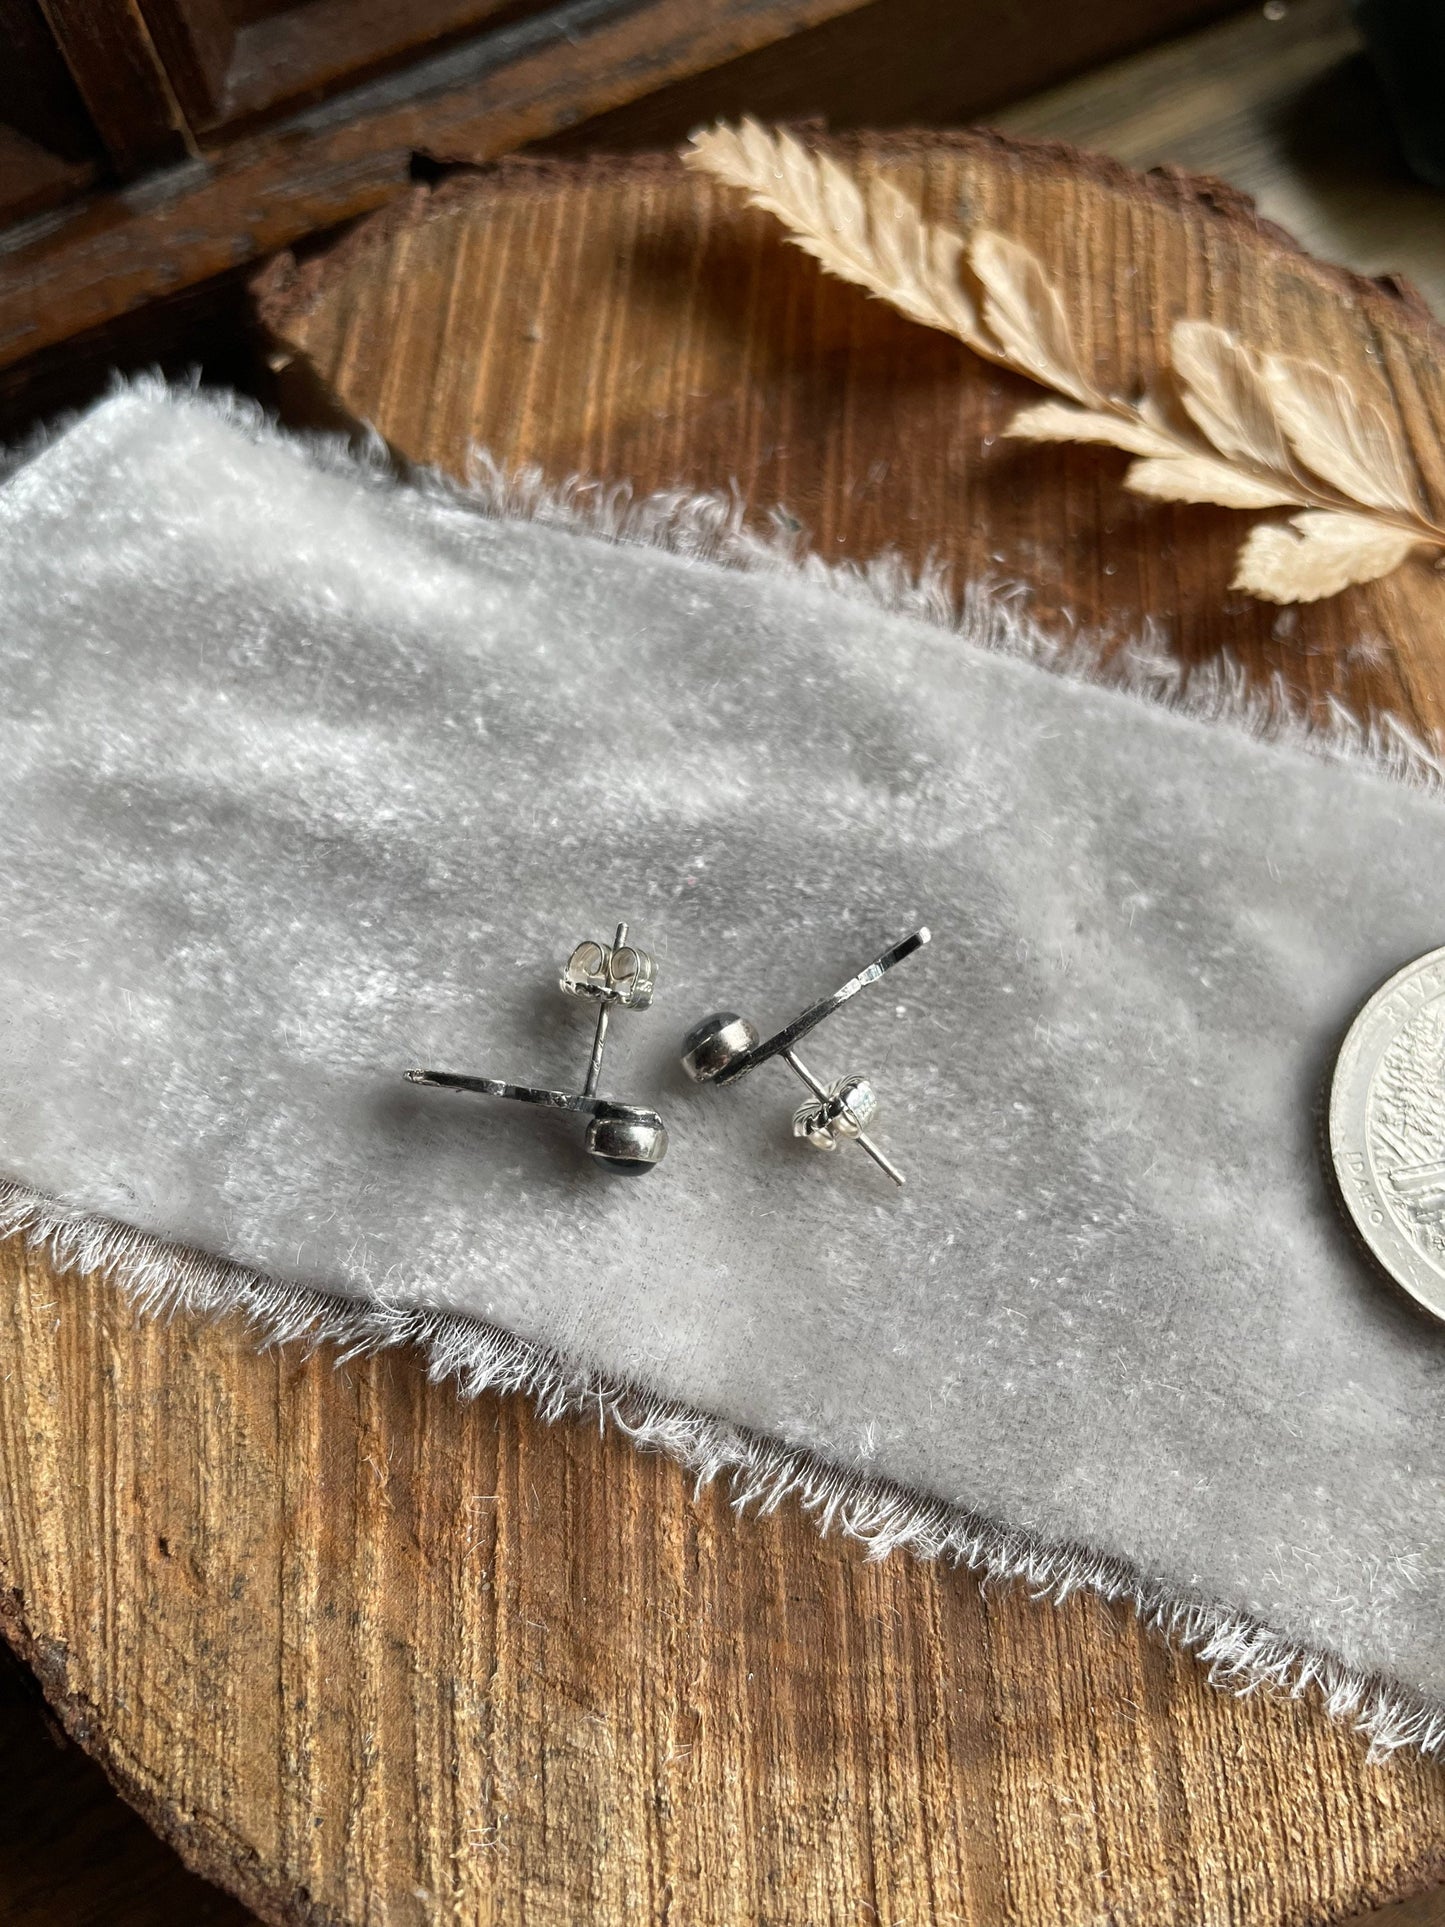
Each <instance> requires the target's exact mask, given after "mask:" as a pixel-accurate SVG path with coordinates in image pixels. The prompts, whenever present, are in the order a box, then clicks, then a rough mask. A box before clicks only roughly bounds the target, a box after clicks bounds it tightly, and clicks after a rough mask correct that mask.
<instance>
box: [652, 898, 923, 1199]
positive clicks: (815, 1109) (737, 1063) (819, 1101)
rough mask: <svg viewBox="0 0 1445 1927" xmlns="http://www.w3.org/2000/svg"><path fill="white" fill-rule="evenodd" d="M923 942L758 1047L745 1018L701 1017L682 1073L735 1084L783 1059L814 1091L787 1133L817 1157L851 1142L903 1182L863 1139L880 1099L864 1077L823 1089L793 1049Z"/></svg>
mask: <svg viewBox="0 0 1445 1927" xmlns="http://www.w3.org/2000/svg"><path fill="white" fill-rule="evenodd" d="M928 940H929V932H928V931H927V930H915V931H914V933H913V935H912V936H911V937H905V938H904V939H903V941H902V943H896V944H894V946H893V948H892V949H891V950H885V951H884V953H883V955H882V956H881V957H879V958H877V959H876V961H874V962H873V963H871V964H869V965H868V967H867V969H866V970H860V971H859V972H858V974H857V976H856V977H850V978H849V979H848V981H847V983H846V984H844V985H843V988H842V989H841V990H835V991H834V992H833V994H832V996H831V997H824V998H823V999H822V1001H821V1002H820V1003H816V1004H812V1005H810V1006H809V1007H808V1009H807V1010H805V1011H804V1012H803V1014H802V1015H801V1016H800V1017H795V1018H794V1019H793V1021H792V1023H791V1024H788V1025H786V1026H785V1027H784V1028H783V1029H782V1030H780V1031H779V1032H778V1033H777V1034H776V1036H773V1037H770V1038H769V1039H768V1040H767V1042H766V1043H765V1044H764V1043H759V1041H758V1031H757V1029H756V1027H755V1026H754V1025H753V1024H750V1023H749V1022H748V1020H747V1018H746V1017H739V1016H738V1015H737V1014H736V1012H734V1011H731V1010H719V1011H715V1012H714V1013H713V1015H712V1016H711V1017H704V1018H703V1020H702V1022H701V1023H700V1024H694V1025H693V1027H692V1029H691V1030H690V1031H689V1032H688V1033H687V1036H686V1037H685V1038H684V1039H683V1040H682V1067H683V1069H684V1070H685V1071H686V1072H687V1074H688V1076H689V1077H690V1078H692V1080H693V1081H694V1083H697V1084H733V1083H736V1081H737V1080H738V1078H740V1077H746V1076H747V1074H748V1072H749V1071H751V1070H756V1069H757V1067H758V1065H759V1064H765V1063H766V1062H767V1061H768V1059H769V1058H770V1057H781V1058H782V1060H783V1062H784V1063H785V1064H787V1065H788V1066H789V1067H790V1068H791V1069H792V1070H794V1071H795V1072H796V1073H797V1075H798V1076H799V1077H800V1078H802V1080H803V1082H804V1083H805V1084H806V1085H807V1087H808V1089H809V1090H810V1091H811V1092H812V1096H811V1097H809V1098H808V1099H807V1100H806V1102H804V1103H802V1104H800V1105H799V1106H798V1108H797V1110H796V1111H795V1112H794V1113H793V1135H794V1136H795V1137H802V1138H806V1139H807V1140H808V1142H809V1144H812V1145H814V1146H816V1147H817V1149H819V1150H820V1151H831V1150H834V1149H835V1148H836V1147H837V1146H838V1145H839V1144H846V1143H850V1142H851V1143H854V1144H856V1145H857V1146H858V1148H859V1150H861V1151H866V1152H867V1153H868V1155H869V1157H870V1158H872V1160H873V1162H874V1163H875V1164H876V1165H877V1166H878V1168H879V1170H880V1171H885V1172H887V1174H888V1176H889V1177H890V1178H892V1180H893V1182H894V1183H895V1184H902V1183H903V1182H904V1177H903V1173H902V1172H901V1171H900V1170H899V1169H898V1167H897V1165H896V1164H894V1163H892V1162H891V1161H890V1160H889V1159H888V1158H886V1157H885V1156H884V1155H883V1153H882V1151H880V1150H879V1148H878V1146H877V1145H876V1144H875V1143H874V1142H873V1140H872V1139H871V1138H870V1137H869V1136H868V1135H867V1132H868V1126H869V1125H870V1124H871V1123H872V1122H873V1120H874V1118H875V1117H876V1116H877V1113H878V1098H877V1095H876V1093H875V1092H874V1090H873V1087H872V1085H871V1084H870V1083H869V1082H868V1080H867V1078H865V1077H858V1076H856V1075H855V1076H849V1077H840V1078H839V1079H838V1080H837V1081H836V1082H835V1083H832V1084H824V1083H823V1082H822V1081H821V1080H820V1079H818V1078H816V1077H815V1076H814V1075H813V1073H812V1072H811V1071H810V1070H809V1069H808V1067H807V1065H806V1064H804V1063H803V1061H802V1059H801V1058H800V1057H799V1056H798V1053H797V1051H796V1050H795V1049H794V1045H796V1044H797V1043H798V1042H799V1040H800V1039H801V1038H804V1037H806V1036H807V1034H808V1032H809V1031H810V1030H814V1029H816V1028H817V1026H818V1025H819V1024H821V1023H822V1021H823V1019H824V1018H825V1017H831V1016H832V1015H833V1012H834V1011H835V1010H838V1009H839V1008H840V1007H841V1006H842V1005H843V1004H846V1003H847V1002H848V1000H849V998H850V997H856V996H857V994H858V992H859V991H860V990H864V989H866V988H867V986H868V985H869V984H876V983H877V982H878V979H879V978H880V977H882V976H883V975H884V974H885V972H887V971H889V970H891V969H892V968H893V966H894V964H896V963H902V961H903V959H904V958H905V957H911V956H912V955H913V953H914V951H915V950H921V949H922V948H923V946H924V944H926V943H927V942H928Z"/></svg>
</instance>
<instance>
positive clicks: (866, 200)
mask: <svg viewBox="0 0 1445 1927" xmlns="http://www.w3.org/2000/svg"><path fill="white" fill-rule="evenodd" d="M683 159H684V160H685V161H686V163H687V165H688V166H689V167H694V168H698V169H701V170H702V171H703V172H705V173H708V174H712V175H714V176H716V178H717V179H719V180H721V181H725V182H727V183H728V184H729V185H730V186H732V187H738V188H741V189H743V190H744V192H745V193H746V194H747V196H748V198H749V200H750V201H751V202H752V204H753V205H754V206H757V207H762V208H766V209H767V210H768V212H769V213H771V214H775V215H776V216H777V217H778V219H779V220H780V221H781V222H782V223H783V225H784V226H785V227H786V228H787V229H788V233H789V239H790V240H793V241H795V242H796V243H797V245H798V246H799V247H800V248H802V249H804V251H805V252H806V253H808V254H811V255H812V256H813V258H814V260H816V261H817V262H819V263H820V264H821V266H822V267H824V268H825V269H826V270H827V271H828V272H829V273H830V274H836V275H839V276H841V277H842V279H843V280H845V281H853V282H856V283H857V284H858V286H860V287H863V288H866V289H867V290H868V291H869V293H870V294H874V295H877V296H878V297H879V298H880V299H881V300H884V301H887V302H890V303H891V304H892V305H893V306H894V307H895V308H898V309H899V310H901V312H902V313H904V314H906V315H908V316H909V317H910V319H912V320H914V321H921V322H922V323H923V324H924V325H925V326H926V327H930V328H941V329H943V330H944V331H945V332H947V333H948V334H952V335H956V336H957V337H958V338H959V340H960V341H963V342H966V343H967V345H968V346H969V347H970V348H971V349H973V351H974V352H975V354H979V355H983V356H985V357H986V358H987V359H988V360H989V361H996V362H999V363H1001V364H1002V366H1004V367H1005V368H1011V369H1013V370H1015V371H1016V372H1017V373H1019V374H1024V375H1028V376H1029V377H1031V379H1033V380H1034V381H1037V382H1039V383H1041V384H1042V385H1043V386H1044V387H1046V388H1052V389H1054V390H1055V391H1056V393H1057V394H1058V395H1060V396H1063V397H1066V399H1064V400H1049V401H1043V402H1037V403H1035V404H1034V405H1033V406H1032V407H1029V408H1024V409H1021V410H1020V412H1019V413H1018V414H1017V415H1016V416H1015V417H1014V419H1013V421H1012V422H1011V423H1010V424H1009V427H1008V429H1007V431H1006V432H1007V433H1008V434H1010V435H1016V436H1019V437H1021V438H1023V439H1025V440H1029V441H1069V442H1104V443H1107V444H1108V445H1109V446H1111V447H1114V448H1122V449H1125V450H1127V452H1128V453H1129V454H1131V455H1133V456H1134V457H1136V459H1135V460H1134V462H1133V463H1131V465H1130V467H1129V471H1128V473H1127V474H1126V476H1125V478H1124V480H1125V485H1126V486H1127V487H1129V488H1131V489H1134V490H1135V491H1137V492H1138V493H1139V494H1141V495H1151V496H1155V497H1157V498H1159V499H1161V500H1163V501H1170V502H1215V503H1221V504H1222V505H1223V506H1224V507H1226V508H1237V509H1267V508H1293V509H1296V510H1298V511H1300V512H1299V513H1297V514H1294V515H1292V516H1290V517H1289V518H1288V520H1287V521H1286V522H1268V523H1261V524H1259V525H1258V526H1257V527H1255V528H1254V529H1253V531H1252V532H1251V533H1250V535H1249V536H1248V537H1247V539H1246V541H1245V543H1244V546H1243V548H1242V549H1241V550H1240V553H1239V563H1238V570H1237V573H1236V575H1235V578H1234V583H1233V586H1234V587H1235V588H1236V589H1244V590H1246V591H1247V592H1248V593H1249V594H1251V595H1256V596H1261V597H1264V598H1265V599H1267V600H1268V601H1271V602H1312V601H1315V600H1318V599H1319V598H1320V597H1322V596H1329V595H1334V594H1336V593H1337V592H1338V591H1339V590H1341V589H1343V588H1345V587H1346V586H1347V585H1348V584H1350V583H1352V582H1372V581H1374V580H1375V579H1376V578H1377V577H1379V576H1382V575H1386V574H1388V573H1389V571H1390V570H1391V569H1394V568H1397V567H1398V566H1399V564H1400V563H1401V562H1403V561H1404V560H1405V557H1406V556H1407V555H1409V554H1410V552H1411V551H1412V550H1413V549H1417V548H1422V547H1429V548H1436V549H1441V548H1445V529H1442V528H1441V527H1440V526H1439V525H1438V524H1436V523H1435V522H1432V521H1431V520H1430V518H1429V516H1428V513H1427V511H1426V509H1425V506H1424V504H1423V502H1422V501H1421V497H1420V492H1419V489H1418V486H1417V484H1416V481H1415V478H1414V472H1413V466H1412V463H1411V461H1410V458H1409V455H1408V453H1407V451H1406V449H1405V446H1404V443H1403V441H1402V439H1401V436H1400V432H1399V430H1398V428H1397V426H1396V425H1395V423H1394V422H1393V421H1392V420H1390V419H1389V418H1388V417H1387V416H1386V415H1385V414H1384V413H1382V411H1381V410H1380V409H1378V408H1376V407H1375V406H1374V405H1373V404H1372V403H1368V402H1361V401H1359V400H1358V399H1357V398H1356V397H1355V395H1354V394H1353V393H1352V392H1351V389H1350V387H1349V384H1348V383H1347V382H1346V381H1345V380H1344V379H1343V377H1341V376H1339V375H1336V374H1334V373H1333V372H1332V371H1331V370H1329V369H1328V368H1324V367H1322V366H1321V365H1320V364H1319V363H1318V362H1313V361H1301V360H1297V359H1294V358H1291V357H1289V356H1286V355H1272V354H1266V353H1264V352H1262V351H1261V350H1258V349H1255V348H1251V347H1249V346H1247V345H1246V344H1245V343H1244V342H1242V341H1240V340H1239V339H1238V338H1237V336H1235V335H1233V334H1231V333H1230V332H1229V330H1228V329H1226V328H1218V327H1215V326H1213V325H1212V324H1211V323H1209V322H1206V321H1181V322H1177V323H1176V324H1175V326H1174V328H1173V330H1172V332H1171V335H1170V343H1169V347H1170V366H1169V367H1168V368H1166V369H1163V370H1161V371H1160V381H1159V383H1158V385H1157V387H1156V389H1155V390H1154V391H1153V392H1151V393H1149V394H1146V395H1145V396H1144V397H1143V399H1142V400H1140V401H1137V402H1135V401H1129V400H1126V399H1124V398H1122V397H1120V396H1118V395H1110V394H1108V393H1106V392H1105V391H1104V390H1102V389H1100V388H1099V387H1098V386H1097V384H1096V383H1095V382H1094V380H1093V379H1092V377H1091V376H1090V375H1089V374H1088V372H1087V371H1086V370H1085V368H1084V365H1083V362H1082V360H1081V358H1080V356H1079V354H1078V351H1077V349H1076V347H1075V343H1074V339H1073V331H1072V329H1071V327H1070V324H1069V317H1068V315H1067V313H1066V312H1065V309H1064V305H1063V303H1062V301H1061V300H1060V299H1059V295H1058V291H1057V290H1056V289H1055V288H1054V286H1053V284H1052V283H1051V282H1050V280H1049V278H1048V275H1047V273H1046V272H1045V270H1044V267H1043V265H1042V263H1041V262H1040V261H1039V260H1038V259H1037V257H1036V256H1035V255H1033V254H1031V253H1030V252H1029V250H1028V249H1027V248H1026V247H1024V246H1022V244H1021V243H1019V242H1018V241H1014V240H1011V239H1009V238H1008V237H1007V236H1006V235H1002V234H996V233H993V232H991V231H989V230H988V229H977V230H975V231H974V232H973V233H972V234H970V235H968V236H965V235H962V234H959V233H956V232H955V231H954V230H953V229H951V228H947V227H943V226H941V225H938V224H937V223H932V222H928V221H925V220H924V219H923V217H922V215H921V214H920V213H919V211H918V209H917V208H916V207H914V206H913V204H912V203H911V202H910V201H909V199H908V197H907V196H906V195H905V194H903V193H901V192H900V191H899V190H898V189H897V188H896V187H894V186H893V185H892V184H891V183H890V182H888V181H885V180H882V179H879V178H878V177H876V176H874V177H872V178H869V179H867V180H865V181H861V182H860V181H858V180H855V179H854V177H853V176H852V175H851V174H850V173H849V172H848V171H847V170H846V169H845V168H843V167H841V166H840V165H839V164H838V162H837V161H835V160H833V159H831V158H830V157H829V156H828V155H827V154H815V153H811V152H810V151H809V150H808V149H807V148H806V147H804V146H803V145H802V143H801V142H800V141H798V140H796V139H795V138H794V137H793V136H792V135H790V134H785V133H778V132H769V131H768V130H767V129H766V128H764V127H761V126H759V125H758V123H757V122H756V121H753V120H744V121H743V122H742V123H741V124H740V125H739V126H737V127H729V126H726V125H719V126H716V127H713V128H709V129H708V130H707V131H706V132H704V133H701V134H698V135H695V136H694V138H693V141H692V144H691V146H690V147H688V148H687V149H686V150H685V151H684V154H683Z"/></svg>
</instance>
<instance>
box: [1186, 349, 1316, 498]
mask: <svg viewBox="0 0 1445 1927" xmlns="http://www.w3.org/2000/svg"><path fill="white" fill-rule="evenodd" d="M1169 359H1170V361H1171V363H1172V365H1173V368H1174V372H1175V373H1176V374H1177V375H1178V377H1179V382H1180V388H1181V393H1182V399H1183V402H1184V406H1185V409H1186V410H1187V412H1188V414H1189V418H1190V420H1191V421H1192V422H1193V423H1194V425H1195V427H1196V428H1198V430H1199V432H1200V433H1201V434H1202V435H1203V436H1204V438H1205V440H1206V441H1208V442H1210V443H1211V444H1212V445H1213V446H1214V447H1215V448H1216V449H1217V450H1218V451H1219V453H1220V454H1221V455H1223V456H1224V457H1225V458H1226V459H1230V458H1233V459H1234V460H1235V461H1242V462H1246V463H1248V464H1250V465H1251V466H1253V467H1256V468H1263V469H1268V470H1270V471H1272V472H1273V473H1274V474H1277V475H1287V474H1288V473H1289V471H1290V467H1291V463H1290V456H1289V449H1288V447H1287V446H1286V443H1285V439H1284V433H1283V431H1282V429H1281V427H1280V423H1279V418H1278V416H1277V414H1276V412H1275V404H1274V400H1273V397H1272V396H1271V394H1270V389H1269V383H1268V381H1267V380H1266V378H1265V374H1264V370H1263V368H1262V367H1261V366H1260V357H1259V356H1258V355H1256V354H1255V352H1254V350H1253V349H1252V348H1248V347H1246V346H1245V345H1244V343H1243V342H1242V341H1240V340H1239V339H1238V337H1237V336H1235V335H1232V334H1231V333H1230V332H1229V330H1228V329H1227V328H1217V327H1215V326H1214V324H1213V323H1212V322H1208V321H1179V322H1176V323H1175V325H1174V328H1173V330H1172V332H1171V334H1170V337H1169ZM1289 499H1290V500H1292V501H1298V500H1299V496H1298V495H1297V494H1296V495H1294V496H1291V497H1290V498H1289Z"/></svg>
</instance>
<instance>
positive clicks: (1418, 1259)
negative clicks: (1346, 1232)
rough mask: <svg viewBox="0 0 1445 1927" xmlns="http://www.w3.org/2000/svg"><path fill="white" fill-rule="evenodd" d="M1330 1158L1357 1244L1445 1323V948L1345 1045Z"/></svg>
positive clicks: (1368, 1008)
mask: <svg viewBox="0 0 1445 1927" xmlns="http://www.w3.org/2000/svg"><path fill="white" fill-rule="evenodd" d="M1330 1156H1331V1158H1332V1159H1333V1161H1334V1167H1335V1176H1336V1177H1337V1178H1338V1179H1339V1185H1340V1194H1341V1196H1342V1197H1343V1199H1344V1202H1345V1206H1346V1209H1347V1210H1348V1211H1349V1214H1350V1216H1351V1217H1352V1218H1353V1219H1354V1221H1355V1224H1356V1226H1357V1227H1358V1229H1359V1232H1360V1235H1361V1237H1362V1238H1363V1239H1364V1240H1365V1243H1366V1244H1367V1245H1368V1246H1369V1247H1370V1250H1371V1251H1373V1252H1374V1254H1375V1256H1376V1257H1377V1258H1378V1259H1379V1261H1380V1263H1381V1264H1382V1265H1383V1266H1384V1267H1385V1269H1386V1271H1388V1272H1389V1274H1390V1276H1391V1277H1392V1278H1393V1279H1394V1280H1395V1282H1396V1284H1398V1285H1401V1286H1402V1287H1403V1288H1404V1289H1405V1290H1406V1291H1408V1292H1409V1294H1410V1296H1411V1297H1412V1298H1414V1299H1417V1300H1418V1301H1419V1303H1420V1304H1422V1305H1423V1306H1424V1307H1425V1309H1426V1310H1427V1311H1429V1312H1433V1313H1434V1315H1435V1316H1436V1317H1437V1318H1441V1319H1445V950H1432V951H1431V952H1430V954H1429V955H1428V956H1426V957H1417V958H1416V960H1415V962H1414V963H1412V964H1406V966H1405V968H1404V969H1403V970H1401V971H1398V972H1397V973H1396V975H1395V976H1393V977H1392V978H1391V979H1390V981H1389V982H1388V983H1387V984H1382V985H1381V987H1380V988H1379V989H1378V990H1377V991H1376V992H1375V994H1374V996H1373V997H1371V999H1370V1000H1369V1002H1368V1003H1367V1004H1366V1005H1365V1007H1364V1009H1363V1010H1362V1011H1361V1012H1360V1014H1359V1016H1358V1017H1356V1019H1355V1021H1354V1023H1353V1024H1351V1026H1350V1030H1349V1035H1348V1036H1347V1037H1346V1038H1345V1041H1344V1043H1343V1045H1342V1046H1341V1047H1340V1054H1339V1058H1338V1059H1337V1061H1336V1063H1335V1074H1334V1078H1333V1080H1332V1082H1331V1085H1330Z"/></svg>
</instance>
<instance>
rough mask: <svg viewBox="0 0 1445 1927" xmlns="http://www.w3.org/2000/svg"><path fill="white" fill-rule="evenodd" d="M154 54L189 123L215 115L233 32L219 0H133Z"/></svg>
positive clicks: (205, 123) (207, 120)
mask: <svg viewBox="0 0 1445 1927" xmlns="http://www.w3.org/2000/svg"><path fill="white" fill-rule="evenodd" d="M139 4H140V8H141V13H142V16H143V18H144V20H145V24H146V29H147V31H148V32H149V34H150V38H151V43H152V45H153V46H154V48H155V50H156V56H157V58H158V59H159V60H160V63H161V65H162V66H163V67H164V69H165V72H166V77H167V79H168V81H169V83H170V86H171V88H172V90H173V91H174V93H175V97H176V100H177V102H178V103H179V106H180V111H181V113H182V114H183V115H184V117H185V120H186V123H187V125H188V126H189V127H191V128H192V129H194V130H197V131H199V130H200V129H201V128H204V127H206V126H208V125H210V123H211V122H212V121H214V120H215V118H216V116H217V114H218V113H219V111H220V107H221V102H222V99H223V98H224V95H225V89H226V75H227V72H228V70H229V68H230V65H231V56H232V53H233V51H234V48H235V43H236V34H235V29H234V27H233V26H232V23H231V19H230V15H229V14H228V12H227V10H226V6H225V4H224V0H139Z"/></svg>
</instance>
